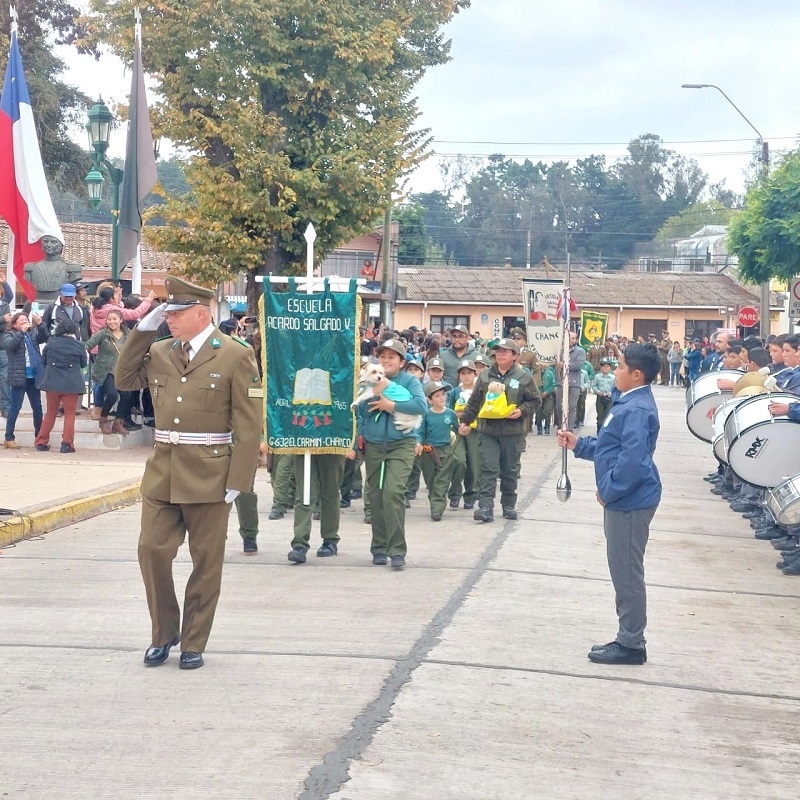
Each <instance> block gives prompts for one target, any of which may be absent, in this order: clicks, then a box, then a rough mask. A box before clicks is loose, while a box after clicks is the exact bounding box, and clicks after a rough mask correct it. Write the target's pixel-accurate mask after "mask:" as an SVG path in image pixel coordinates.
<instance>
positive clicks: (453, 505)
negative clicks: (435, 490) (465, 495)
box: [450, 499, 461, 508]
mask: <svg viewBox="0 0 800 800" xmlns="http://www.w3.org/2000/svg"><path fill="white" fill-rule="evenodd" d="M460 502H461V501H460V500H458V499H456V500H451V501H450V508H458V506H459V504H460Z"/></svg>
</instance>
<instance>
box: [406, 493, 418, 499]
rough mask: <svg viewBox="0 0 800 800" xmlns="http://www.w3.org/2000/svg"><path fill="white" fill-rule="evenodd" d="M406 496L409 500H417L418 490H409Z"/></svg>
mask: <svg viewBox="0 0 800 800" xmlns="http://www.w3.org/2000/svg"><path fill="white" fill-rule="evenodd" d="M406 497H408V499H409V500H416V499H417V493H416V492H409V493H408V494H407V495H406Z"/></svg>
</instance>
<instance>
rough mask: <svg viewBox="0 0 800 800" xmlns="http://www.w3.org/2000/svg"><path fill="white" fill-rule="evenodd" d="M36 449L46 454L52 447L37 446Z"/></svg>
mask: <svg viewBox="0 0 800 800" xmlns="http://www.w3.org/2000/svg"><path fill="white" fill-rule="evenodd" d="M36 449H37V450H38V451H39V452H40V453H46V452H47V451H48V450H49V449H50V445H49V444H37V445H36Z"/></svg>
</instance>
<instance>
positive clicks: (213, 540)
mask: <svg viewBox="0 0 800 800" xmlns="http://www.w3.org/2000/svg"><path fill="white" fill-rule="evenodd" d="M155 336H156V334H155V332H152V333H151V332H145V331H139V330H134V331H132V332H131V334H130V335H129V336H128V340H127V342H126V344H125V347H124V348H123V349H122V352H121V353H120V356H119V361H118V363H117V372H116V383H117V386H118V387H119V388H120V389H123V390H126V391H134V390H136V389H142V388H144V387H147V386H149V387H150V391H151V394H152V397H153V406H154V409H155V422H156V429H157V430H159V429H160V430H163V431H173V432H176V433H193V432H194V433H218V434H224V433H229V432H232V433H233V435H234V444H222V445H219V444H211V445H203V444H170V443H160V442H157V443H156V444H155V447H154V450H153V454H152V455H151V456H150V458H149V459H148V461H147V465H146V467H145V471H144V477H143V479H142V487H141V492H142V528H141V533H140V536H139V565H140V568H141V571H142V578H143V579H144V584H145V590H146V594H147V604H148V607H149V609H150V618H151V621H152V626H153V633H152V644H153V645H156V646H163V645H166V644H168V643H169V642H170V641H172V640H173V639H174V638H175V637H176V636H177V634H178V632H180V637H181V650H182V651H184V652H194V653H202V652H203V651H204V650H205V646H206V642H207V640H208V636H209V634H210V632H211V625H212V623H213V621H214V612H215V610H216V606H217V600H218V598H219V590H220V584H221V581H222V563H223V557H224V553H225V539H226V533H227V527H228V515H229V513H230V508H231V506H230V504H228V503H226V502H225V492H226V490H227V489H237V490H238V491H240V492H249V491H251V489H252V488H253V480H254V477H255V470H256V463H257V459H258V445H259V439H260V431H261V428H262V403H263V393H262V388H261V381H260V378H259V376H258V368H257V366H256V361H255V358H254V356H253V350H252V348H250V347H249V346H248V345H246V344H244V343H241V342H239V341H236V340H234V339H231V338H230V337H229V336H225V335H224V334H223V333H222V332H221V331H220V330H219V329H215V330H214V331H213V332H212V333H211V335H210V336H209V337H208V339H206V341H205V343H204V344H203V345H202V347H200V349H199V351H198V352H197V353H196V354H195V356H194V358H192V360H191V362H190V363H189V364H188V365H186V366H184V364H183V363H182V360H181V347H180V342H178V341H177V340H174V339H165V340H162V341H158V342H156V341H155ZM187 532H188V534H189V552H190V553H191V557H192V565H193V569H192V574H191V576H190V577H189V581H188V583H187V584H186V595H185V600H184V607H183V625H181V614H180V607H179V606H178V600H177V598H176V596H175V585H174V583H173V579H172V561H173V559H174V558H175V555H176V554H177V552H178V548H179V547H180V546H181V544H183V541H184V539H185V537H186V534H187Z"/></svg>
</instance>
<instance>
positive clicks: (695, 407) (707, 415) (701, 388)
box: [686, 369, 742, 443]
mask: <svg viewBox="0 0 800 800" xmlns="http://www.w3.org/2000/svg"><path fill="white" fill-rule="evenodd" d="M741 377H742V373H741V372H740V371H739V370H736V369H721V370H720V371H719V372H706V373H705V374H703V375H701V376H700V377H699V378H698V379H697V380H696V381H694V383H692V384H691V386H689V388H688V389H687V390H686V424H687V425H688V426H689V430H690V431H691V432H692V433H693V434H694V435H695V436H696V437H697V438H698V439H702V440H703V441H704V442H709V443H710V442H712V441H713V438H714V434H713V431H712V428H711V417H712V415H713V413H714V410H715V409H716V408H717V407H718V406H720V405H722V403H723V401H724V400H725V399H726V398H728V397H730V396H731V395H732V394H733V392H732V391H725V392H721V391H720V390H719V389H717V381H718V380H719V379H720V378H727V379H728V380H731V381H734V382H735V381H738V380H739V378H741Z"/></svg>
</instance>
